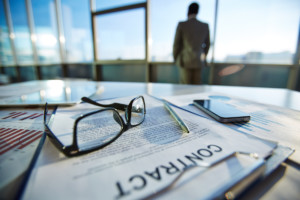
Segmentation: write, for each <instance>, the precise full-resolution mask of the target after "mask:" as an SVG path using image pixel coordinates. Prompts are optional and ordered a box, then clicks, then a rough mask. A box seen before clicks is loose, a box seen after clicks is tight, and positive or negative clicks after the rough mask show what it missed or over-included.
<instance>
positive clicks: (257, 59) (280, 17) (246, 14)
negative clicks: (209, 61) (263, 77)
mask: <svg viewBox="0 0 300 200" xmlns="http://www.w3.org/2000/svg"><path fill="white" fill-rule="evenodd" d="M299 8H300V1H298V0H289V1H282V0H264V1H260V0H251V1H240V0H226V1H220V4H219V13H218V24H217V27H218V29H217V35H216V46H215V58H216V61H218V62H241V63H268V64H292V61H293V56H294V53H295V50H296V45H297V38H298V31H299V18H300V9H299Z"/></svg>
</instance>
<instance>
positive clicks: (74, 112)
mask: <svg viewBox="0 0 300 200" xmlns="http://www.w3.org/2000/svg"><path fill="white" fill-rule="evenodd" d="M144 97H145V101H146V119H145V121H144V122H143V123H142V124H141V125H139V126H137V127H134V128H132V129H129V130H128V131H126V132H125V133H123V134H122V136H121V137H120V138H118V139H117V140H116V141H115V142H113V143H112V144H111V145H109V146H107V147H105V148H103V149H100V150H98V151H95V152H92V153H89V154H87V155H83V156H80V157H75V158H67V157H65V156H64V155H63V154H62V153H59V151H58V150H57V149H55V147H54V146H53V145H52V144H51V143H50V142H49V141H48V142H47V143H46V145H45V146H44V149H43V152H42V154H41V156H40V160H39V162H38V164H37V166H36V168H35V169H34V171H33V174H32V176H31V178H30V180H29V182H28V184H27V187H26V191H25V194H24V196H23V197H24V199H56V198H60V199H62V198H67V199H99V198H101V199H141V198H145V199H147V198H153V197H155V198H169V197H170V198H175V197H176V198H180V199H182V197H191V198H194V197H197V198H215V197H220V196H223V195H234V194H238V193H239V192H241V191H242V190H243V189H244V188H245V187H246V186H248V185H249V184H250V183H252V182H253V181H254V180H255V179H256V178H258V177H259V176H260V175H262V174H263V173H264V169H265V159H267V158H268V157H270V156H272V154H273V153H274V150H276V148H277V142H276V141H270V140H263V139H259V138H258V137H254V136H251V135H250V134H247V133H244V132H243V133H241V132H240V131H237V130H238V129H233V128H232V127H227V126H224V125H222V124H220V123H218V122H216V121H214V120H210V119H208V118H206V117H199V116H197V115H195V114H192V113H190V112H186V111H185V110H182V109H179V108H174V109H175V111H176V112H177V114H178V115H179V116H180V117H181V118H182V119H183V120H184V122H185V123H186V124H187V126H188V127H189V129H190V133H185V132H184V131H182V130H181V128H180V126H179V125H178V124H177V122H176V121H175V120H174V119H173V118H172V116H171V115H170V114H169V112H168V111H167V110H166V109H165V108H164V107H163V103H162V102H160V101H158V100H156V99H154V98H153V97H150V96H147V95H144ZM130 100H131V98H129V97H128V98H122V99H113V100H109V101H103V102H101V103H103V104H105V103H112V102H118V103H129V101H130ZM186 105H187V104H186ZM180 106H181V105H180ZM96 109H99V107H96V106H93V105H88V104H79V105H77V106H75V107H72V108H58V110H57V111H56V114H55V116H54V121H53V124H52V126H51V130H52V131H53V133H55V134H56V135H57V137H58V138H59V139H60V140H61V141H62V142H63V143H64V144H65V145H69V144H70V143H71V139H72V131H73V129H72V126H73V123H74V120H75V119H76V118H77V117H78V116H79V114H80V113H83V112H88V111H91V110H96ZM291 152H292V150H291V149H287V152H286V153H285V154H284V155H283V156H281V157H280V159H281V160H282V159H285V158H286V157H287V156H288V155H289V154H291ZM283 157H284V158H283ZM280 159H277V161H278V160H280ZM277 164H278V163H277V162H274V163H273V164H272V166H274V165H277ZM193 166H197V167H193ZM190 168H191V170H187V169H190ZM216 182H217V183H216ZM171 186H172V187H171ZM198 186H199V187H198ZM174 188H176V189H174ZM195 188H197V189H195ZM229 191H231V192H229Z"/></svg>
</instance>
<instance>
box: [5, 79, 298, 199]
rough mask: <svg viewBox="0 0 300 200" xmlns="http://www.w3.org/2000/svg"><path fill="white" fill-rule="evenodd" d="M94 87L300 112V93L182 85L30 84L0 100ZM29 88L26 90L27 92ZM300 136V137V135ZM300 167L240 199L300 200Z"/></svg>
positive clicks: (286, 166) (287, 168) (285, 169)
mask: <svg viewBox="0 0 300 200" xmlns="http://www.w3.org/2000/svg"><path fill="white" fill-rule="evenodd" d="M54 84H58V85H61V84H65V85H68V86H71V85H72V86H76V85H77V86H80V85H82V84H83V85H84V84H85V85H91V86H95V87H96V88H97V90H98V93H97V95H96V96H97V98H99V99H107V98H115V97H124V96H131V95H140V94H150V95H154V96H170V95H182V94H193V93H201V92H217V93H222V94H225V95H229V96H236V97H239V98H243V99H247V100H252V101H256V102H259V103H264V104H271V105H276V106H280V107H285V108H290V109H294V110H298V111H300V92H297V91H292V90H289V89H280V88H258V87H237V86H217V85H180V84H163V83H129V82H92V81H88V82H87V81H83V80H75V81H74V80H72V81H64V82H63V81H52V82H51V81H30V82H24V83H18V84H12V85H9V86H0V99H1V98H4V97H7V96H10V95H14V94H13V92H9V87H12V86H13V87H20V88H22V89H21V90H20V91H19V92H22V91H23V92H26V91H27V92H28V91H30V90H32V89H33V88H43V89H46V88H47V87H50V85H52V86H53V85H54ZM26 88H27V89H26ZM299 134H300V133H299ZM299 188H300V164H299V163H294V162H292V161H290V160H287V161H286V162H284V163H282V164H281V166H280V167H278V168H277V169H276V170H275V171H274V172H273V173H272V174H271V175H270V176H268V177H267V178H265V179H264V180H263V181H260V182H259V183H256V184H255V185H254V186H252V187H251V188H249V189H248V190H247V191H246V192H244V193H243V195H242V196H241V197H240V198H241V199H258V198H259V199H300V191H299Z"/></svg>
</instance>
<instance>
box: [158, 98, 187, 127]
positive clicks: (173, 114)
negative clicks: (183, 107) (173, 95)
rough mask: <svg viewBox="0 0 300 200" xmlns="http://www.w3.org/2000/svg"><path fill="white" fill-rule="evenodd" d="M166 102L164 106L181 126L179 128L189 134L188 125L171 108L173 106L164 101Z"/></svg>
mask: <svg viewBox="0 0 300 200" xmlns="http://www.w3.org/2000/svg"><path fill="white" fill-rule="evenodd" d="M163 102H164V106H165V108H166V109H167V110H168V111H169V113H170V114H171V115H172V117H173V118H174V119H175V120H176V122H177V123H178V124H179V126H180V127H181V129H182V130H183V131H185V132H187V133H189V132H190V130H189V128H188V127H187V125H185V123H184V122H183V120H182V119H181V118H180V117H179V116H178V115H177V113H176V112H175V111H174V110H173V109H172V108H171V106H170V105H169V103H168V102H166V101H165V100H163Z"/></svg>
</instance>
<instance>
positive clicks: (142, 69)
mask: <svg viewBox="0 0 300 200" xmlns="http://www.w3.org/2000/svg"><path fill="white" fill-rule="evenodd" d="M101 72H102V74H101V75H102V77H101V79H102V80H103V81H130V82H145V81H146V66H145V65H103V66H102V67H101ZM124 92H127V95H128V91H124Z"/></svg>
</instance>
